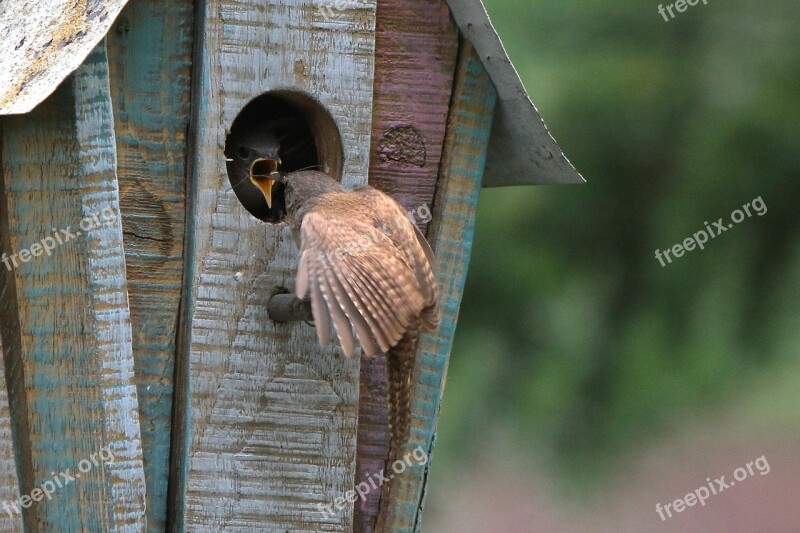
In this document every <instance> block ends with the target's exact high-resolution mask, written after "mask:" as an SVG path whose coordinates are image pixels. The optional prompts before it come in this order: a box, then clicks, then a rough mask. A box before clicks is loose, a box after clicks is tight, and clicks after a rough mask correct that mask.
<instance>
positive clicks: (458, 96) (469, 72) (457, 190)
mask: <svg viewBox="0 0 800 533" xmlns="http://www.w3.org/2000/svg"><path fill="white" fill-rule="evenodd" d="M459 56H460V57H459V64H458V69H457V72H456V81H455V88H454V90H453V101H452V104H451V109H450V117H449V119H448V124H447V139H446V141H445V150H444V155H443V157H442V169H441V178H440V182H439V189H438V191H437V194H436V210H435V211H436V212H435V215H434V223H433V226H432V228H431V243H432V245H433V249H434V251H435V253H436V261H437V263H436V278H437V280H438V282H439V284H440V289H441V293H442V301H441V308H442V322H441V325H440V326H439V329H438V331H436V332H434V333H426V334H424V335H423V336H422V338H421V339H420V344H419V348H418V352H417V359H416V364H415V368H414V381H413V383H414V389H413V393H412V426H411V437H410V439H409V442H407V443H406V445H405V446H404V448H403V450H402V452H401V453H400V454H399V455H400V456H401V457H402V456H403V455H404V454H405V453H408V452H410V451H412V450H414V449H415V448H417V447H421V448H422V449H423V450H425V452H426V453H427V454H428V458H429V460H428V461H426V462H424V464H420V463H416V462H415V463H414V464H413V466H411V467H409V468H407V469H406V470H405V471H404V472H402V473H400V474H397V475H395V478H394V482H395V483H396V486H395V489H394V490H393V499H392V513H391V523H390V527H389V528H388V531H392V532H413V531H419V530H420V518H421V513H422V505H423V500H424V495H425V488H426V483H427V477H428V470H429V468H430V455H431V453H432V452H433V445H434V441H435V436H436V423H437V419H438V416H439V407H440V405H441V399H442V393H443V391H444V382H445V375H446V373H447V362H448V359H449V356H450V349H451V348H452V345H453V336H454V333H455V327H456V322H457V320H458V310H459V307H460V305H461V298H462V296H463V293H464V283H465V281H466V274H467V268H468V266H469V259H470V255H471V253H472V238H473V233H474V229H475V213H476V208H477V205H478V197H479V194H480V188H481V178H482V176H483V169H484V166H485V163H486V151H487V147H488V141H489V133H490V131H491V126H492V117H493V114H494V107H495V102H496V100H497V94H496V92H495V89H494V86H493V85H492V82H491V79H490V78H489V76H488V74H487V73H486V71H485V69H484V68H483V65H482V64H481V61H480V58H479V57H478V56H477V54H476V53H475V51H474V49H473V48H472V45H471V44H470V43H469V42H468V41H465V42H464V43H463V45H462V47H461V51H460V53H459Z"/></svg>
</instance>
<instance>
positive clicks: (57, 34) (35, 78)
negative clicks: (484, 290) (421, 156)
mask: <svg viewBox="0 0 800 533" xmlns="http://www.w3.org/2000/svg"><path fill="white" fill-rule="evenodd" d="M126 3H127V0H87V1H86V2H73V1H71V0H53V1H51V2H19V1H17V2H13V1H12V2H2V3H0V57H3V58H4V62H3V63H4V66H3V69H2V70H0V115H9V114H19V113H27V112H28V111H30V110H31V109H33V108H34V107H36V106H37V105H38V104H39V103H40V102H42V101H43V100H44V99H45V98H47V96H49V95H50V94H51V93H52V92H53V91H54V90H55V89H56V87H57V86H58V85H59V84H60V83H61V82H62V81H63V80H64V78H66V77H67V76H68V75H69V74H70V73H71V72H73V71H74V70H75V69H76V68H77V67H78V66H79V65H80V64H81V63H82V62H83V61H84V59H86V57H87V56H88V55H89V53H90V52H91V51H92V49H93V48H94V47H95V46H96V45H97V43H98V42H99V41H100V40H101V39H102V38H103V36H104V35H105V34H106V33H107V32H108V30H109V28H110V27H111V24H112V23H113V22H114V19H115V18H116V17H117V15H118V14H119V12H120V11H121V9H122V8H123V7H124V6H125V4H126ZM447 3H448V4H449V6H450V10H451V13H452V15H453V18H454V19H455V21H456V24H457V25H458V26H459V29H460V30H461V32H462V34H463V35H464V37H465V38H467V39H469V40H470V41H471V42H472V43H473V45H474V47H475V49H476V50H477V52H478V54H479V55H480V57H481V60H482V62H483V64H484V67H485V68H486V70H487V72H488V73H489V75H490V76H491V78H492V81H493V83H494V85H495V88H496V90H497V94H498V106H497V111H496V115H495V119H494V125H493V128H492V134H491V140H490V143H489V151H488V155H487V161H486V174H485V177H484V180H483V185H484V186H488V187H498V186H504V185H533V184H554V183H582V182H583V181H584V180H583V178H582V177H581V176H580V174H578V172H577V171H576V170H575V168H574V167H573V166H572V164H570V162H569V161H568V160H567V158H566V157H565V156H564V154H563V153H562V152H561V149H560V148H559V147H558V145H557V144H556V142H555V140H554V139H553V137H552V136H551V135H550V133H549V131H548V130H547V126H545V124H544V121H543V120H542V118H541V117H540V116H539V113H538V111H537V110H536V107H535V106H534V104H533V102H532V101H531V99H530V97H529V96H528V93H527V92H526V91H525V87H524V86H523V85H522V81H521V80H520V77H519V75H518V74H517V71H516V69H515V68H514V65H513V64H512V63H511V60H510V59H509V57H508V54H507V53H506V50H505V48H504V47H503V44H502V42H501V41H500V38H499V36H498V35H497V32H496V31H495V29H494V27H493V26H492V23H491V21H490V19H489V15H488V13H487V12H486V9H485V7H484V6H483V3H482V1H481V0H447Z"/></svg>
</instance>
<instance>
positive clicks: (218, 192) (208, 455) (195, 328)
mask: <svg viewBox="0 0 800 533" xmlns="http://www.w3.org/2000/svg"><path fill="white" fill-rule="evenodd" d="M198 24H199V28H198V32H197V35H202V36H203V37H202V39H201V40H199V42H197V47H196V49H197V50H198V52H199V55H198V59H197V61H196V65H197V66H198V67H199V71H197V72H196V74H195V76H194V78H193V79H194V82H193V83H194V86H195V93H194V101H193V124H194V126H193V134H194V135H195V136H196V139H195V141H194V143H193V146H194V150H195V152H194V155H193V156H192V157H191V159H190V160H191V163H192V165H193V171H192V172H191V174H190V176H191V180H192V188H193V192H192V196H191V201H190V204H191V205H192V211H191V214H190V218H189V226H188V228H189V229H188V231H189V232H190V237H189V248H188V249H187V274H186V281H187V285H186V287H185V296H186V299H185V301H184V305H183V310H184V311H185V315H184V316H183V317H182V320H181V323H182V324H183V325H185V329H183V328H182V330H181V335H182V336H183V342H182V343H181V345H180V348H179V352H178V357H179V360H178V381H177V382H176V391H180V393H178V392H176V408H177V411H176V416H177V418H176V424H179V422H180V424H179V425H176V427H175V429H174V433H175V435H176V436H177V437H178V438H177V439H175V440H174V444H175V447H174V448H173V473H174V477H173V478H172V479H171V483H170V501H171V504H172V506H173V508H172V511H171V514H172V515H173V516H174V517H175V520H176V521H177V524H174V525H175V526H176V527H178V528H184V527H185V528H186V529H196V530H203V531H210V530H213V531H220V530H225V531H251V530H261V531H265V530H269V531H350V530H351V529H352V504H347V505H346V506H345V507H344V509H342V510H338V509H334V511H333V512H330V513H325V512H322V511H321V509H320V506H327V505H330V504H333V503H334V501H335V500H336V499H337V498H340V497H343V496H344V493H345V491H348V490H350V489H352V488H353V478H354V472H355V454H356V416H357V402H358V376H359V365H358V361H357V360H350V361H346V360H345V359H344V357H343V356H342V354H341V351H340V350H339V349H338V348H337V349H334V347H333V346H330V347H327V348H325V349H321V348H320V347H319V346H317V341H316V336H315V334H314V331H313V329H312V328H310V327H309V326H307V325H305V324H302V323H301V324H291V325H286V324H275V323H272V322H270V321H269V319H268V318H267V302H268V300H269V297H270V296H271V294H272V293H273V292H274V291H275V290H276V287H279V286H284V287H290V288H291V287H293V284H294V276H295V269H296V266H297V248H296V246H295V244H294V242H293V241H292V238H291V235H290V232H289V230H288V228H286V227H285V226H275V225H267V224H264V223H261V222H260V221H258V220H256V219H255V218H253V217H252V216H251V215H249V214H248V213H247V212H246V211H245V210H244V208H243V207H242V205H241V204H240V203H239V201H238V200H237V199H236V196H235V194H234V193H233V191H231V190H230V185H229V184H228V180H227V177H226V169H225V161H224V157H223V147H224V141H225V133H226V128H230V126H231V124H232V122H233V120H234V118H235V117H236V115H237V113H238V112H239V111H240V110H241V109H242V108H243V107H244V106H245V104H247V103H248V102H249V101H250V100H251V99H252V98H253V97H255V96H257V95H259V94H261V93H264V92H266V91H269V90H272V89H287V88H288V89H291V88H296V89H299V90H302V91H304V92H306V93H308V94H310V95H312V96H313V97H314V98H316V99H318V101H319V102H320V103H321V104H322V105H323V106H324V107H325V108H326V109H327V110H328V111H329V112H330V113H331V115H332V116H333V118H334V120H335V122H336V124H337V126H338V128H339V130H340V133H341V137H342V141H343V144H344V156H345V161H344V173H343V175H344V180H343V181H344V183H345V185H346V186H350V187H352V186H354V185H357V184H361V183H366V181H367V175H368V162H369V139H370V131H371V122H370V116H371V110H372V76H373V60H374V56H373V54H374V24H375V2H374V0H367V1H365V0H359V1H357V2H355V1H354V2H347V3H346V4H345V5H344V6H342V5H341V3H340V2H335V3H334V2H332V1H331V2H325V3H311V2H306V1H302V0H267V1H265V2H259V3H243V2H238V1H233V0H208V1H207V2H206V3H205V10H204V12H203V16H202V21H201V22H198ZM179 394H180V396H179ZM183 439H185V440H183Z"/></svg>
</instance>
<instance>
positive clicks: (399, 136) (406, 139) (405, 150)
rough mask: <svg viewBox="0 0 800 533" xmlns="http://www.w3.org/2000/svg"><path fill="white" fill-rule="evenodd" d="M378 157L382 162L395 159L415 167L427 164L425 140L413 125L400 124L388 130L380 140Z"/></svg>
mask: <svg viewBox="0 0 800 533" xmlns="http://www.w3.org/2000/svg"><path fill="white" fill-rule="evenodd" d="M378 157H380V159H381V162H382V163H388V162H390V161H394V162H397V163H401V164H404V165H412V166H415V167H424V166H425V157H426V154H425V140H424V138H423V137H422V134H421V133H420V132H419V130H418V129H416V128H414V127H413V126H398V127H395V128H392V129H390V130H388V131H387V132H386V133H384V134H383V136H382V137H381V140H380V142H378Z"/></svg>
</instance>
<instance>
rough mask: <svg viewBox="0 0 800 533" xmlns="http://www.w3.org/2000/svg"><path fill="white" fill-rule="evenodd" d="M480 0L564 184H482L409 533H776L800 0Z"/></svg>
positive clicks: (797, 171)
mask: <svg viewBox="0 0 800 533" xmlns="http://www.w3.org/2000/svg"><path fill="white" fill-rule="evenodd" d="M485 3H486V5H487V9H488V10H489V12H490V15H491V16H492V18H493V21H494V22H495V25H496V27H497V30H498V32H499V34H500V35H501V37H502V38H503V41H504V43H505V44H506V47H507V49H508V51H509V55H510V56H511V58H512V60H513V61H514V63H515V65H516V66H517V68H518V70H519V72H520V75H521V77H522V79H523V82H524V83H525V85H526V87H527V89H528V91H529V93H530V94H531V96H532V98H533V100H534V102H536V104H537V107H538V108H539V111H540V113H541V115H542V116H543V118H544V119H545V121H546V122H547V124H548V126H549V127H550V130H551V132H552V133H553V135H554V137H555V138H556V140H557V141H558V142H559V144H560V145H561V147H562V148H563V149H564V152H565V153H566V154H567V157H569V158H570V160H571V161H572V162H573V164H574V165H575V166H576V168H577V169H578V170H579V171H580V172H581V173H582V174H583V176H584V177H585V178H586V180H587V183H586V184H585V185H582V186H555V187H527V188H505V189H489V190H484V192H483V193H482V196H481V202H480V212H479V216H478V223H477V230H476V236H475V245H474V253H473V257H472V263H471V266H470V272H469V277H468V281H467V289H466V293H465V296H464V302H463V306H462V309H461V316H460V319H459V324H458V331H457V335H456V342H455V346H454V348H453V352H452V357H451V361H450V367H449V371H448V378H447V387H446V389H445V396H444V401H443V406H442V412H441V417H440V420H439V434H438V440H437V449H436V454H435V456H434V458H433V463H432V473H431V478H430V479H431V481H430V494H429V497H428V500H427V505H426V510H425V513H424V514H423V530H425V531H572V530H581V531H622V530H626V531H628V530H630V531H654V530H674V531H800V514H798V511H797V509H795V507H797V506H796V504H793V503H792V502H796V501H797V500H798V498H800V481H798V480H799V479H800V470H798V469H799V468H800V467H798V466H797V463H798V461H797V455H798V454H797V451H798V450H799V449H800V448H798V445H799V444H800V438H798V436H799V435H800V393H798V389H800V359H799V358H798V348H800V327H799V324H798V317H800V313H798V311H800V212H799V211H798V209H797V208H798V204H799V203H800V153H799V152H798V140H799V139H800V92H799V91H798V89H799V88H800V28H798V21H800V3H798V2H797V1H796V0H791V1H789V0H773V1H771V2H758V3H756V2H745V1H743V0H733V1H728V2H724V3H723V2H719V1H717V0H709V1H708V4H707V5H704V4H703V3H702V2H701V3H700V4H698V5H697V6H695V7H690V8H689V9H688V10H687V11H686V12H685V13H682V14H678V16H677V17H676V18H675V19H674V20H670V21H669V22H665V21H664V19H663V18H662V17H661V15H659V14H658V11H657V8H658V2H655V1H654V2H642V1H641V0H638V1H636V2H633V1H626V0H618V1H613V2H595V1H587V0H578V1H573V2H560V1H555V0H485ZM756 197H761V198H762V199H763V202H764V203H765V204H766V206H767V208H768V211H767V213H766V214H764V215H763V216H753V217H752V218H747V219H746V220H744V221H743V222H742V223H741V224H738V225H736V226H734V228H733V229H731V230H730V231H728V232H726V233H724V234H722V235H720V236H719V237H717V238H715V239H713V240H711V241H710V242H709V243H708V244H707V245H706V249H705V250H703V251H700V250H694V251H692V252H687V253H686V254H685V255H684V256H683V257H681V258H679V259H676V260H675V261H673V263H672V264H668V265H667V266H666V267H662V266H661V264H660V263H659V262H658V260H656V258H655V257H654V252H655V250H656V249H657V248H658V249H661V250H664V249H666V248H670V247H672V246H673V245H674V244H677V243H680V242H682V241H683V240H684V239H685V238H686V237H689V236H691V235H692V234H693V233H695V232H696V231H698V230H701V229H703V227H704V222H706V221H708V222H709V223H710V224H711V223H713V221H716V220H717V219H718V218H720V217H722V218H724V219H725V221H726V224H727V222H728V221H729V220H730V214H731V212H732V211H733V210H735V209H737V208H740V207H742V206H743V205H744V204H746V203H749V202H751V201H752V200H753V199H754V198H756ZM770 453H771V454H772V463H774V464H772V471H771V472H770V473H769V475H766V476H763V478H762V479H757V480H751V483H750V484H749V486H744V485H746V483H745V482H742V483H741V484H740V485H742V486H741V487H738V486H737V487H735V488H732V489H731V490H730V491H729V493H730V494H731V495H728V494H725V495H723V494H720V495H719V496H718V497H717V499H716V501H710V502H709V503H708V505H707V506H705V507H703V508H699V507H698V508H694V509H687V511H686V512H685V513H682V514H681V515H680V516H676V517H675V518H672V519H670V520H668V521H666V522H662V521H661V520H660V519H659V517H658V515H657V514H656V513H655V511H654V507H655V504H656V502H659V501H660V502H662V503H666V502H668V501H671V500H673V499H675V498H678V497H681V496H682V495H683V494H685V493H686V492H689V491H691V490H693V489H695V488H696V487H698V486H699V485H701V484H703V482H704V479H705V478H706V477H707V476H710V477H718V476H719V475H721V474H725V473H727V474H728V477H729V478H730V477H731V474H730V472H732V471H733V470H734V469H736V468H737V467H739V466H741V465H742V464H744V463H745V462H747V461H750V460H753V459H755V458H756V457H759V456H760V455H762V454H766V456H767V458H768V459H770ZM779 467H780V468H779ZM759 477H760V476H759ZM489 487H496V488H497V487H499V489H497V490H489ZM498 490H506V491H509V494H506V495H505V496H503V495H502V493H501V494H498ZM509 498H510V499H512V500H513V503H512V504H509V502H508V501H507V500H508V499H509ZM637 498H638V499H639V500H641V501H636V502H635V503H634V500H636V499H637ZM500 499H503V500H504V503H503V504H499V503H498V504H496V503H495V500H500ZM759 501H760V503H759ZM783 501H785V502H786V505H783V504H782V502H783ZM475 502H480V503H475ZM741 502H744V503H741ZM761 514H769V515H770V518H764V517H762V516H761ZM487 517H488V518H487ZM492 517H493V518H494V520H495V521H494V522H491V521H490V522H484V520H488V519H491V518H492ZM748 520H752V522H748ZM764 520H772V522H764ZM751 523H752V524H760V525H761V526H764V529H761V528H759V529H752V528H751ZM485 524H493V526H492V527H489V526H486V525H485ZM494 526H496V527H494ZM719 527H722V529H719Z"/></svg>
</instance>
